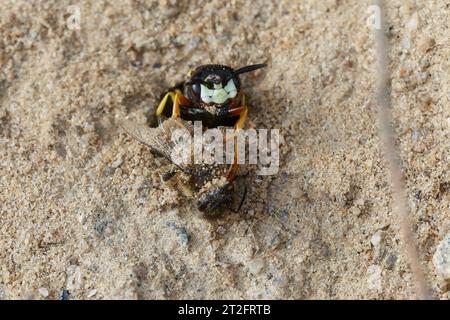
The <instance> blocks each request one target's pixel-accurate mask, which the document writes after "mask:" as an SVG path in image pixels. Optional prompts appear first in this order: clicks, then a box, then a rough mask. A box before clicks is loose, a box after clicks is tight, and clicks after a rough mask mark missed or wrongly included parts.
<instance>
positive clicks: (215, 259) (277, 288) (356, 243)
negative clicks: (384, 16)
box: [0, 0, 450, 299]
mask: <svg viewBox="0 0 450 320" xmlns="http://www.w3.org/2000/svg"><path fill="white" fill-rule="evenodd" d="M175 2H176V1H169V0H167V1H160V2H158V1H147V0H141V1H131V0H128V1H110V2H109V1H100V0H95V1H82V0H80V1H20V0H2V1H1V2H0V70H1V73H0V219H1V220H0V298H3V299H15V298H37V299H42V298H45V297H46V298H49V299H58V298H59V297H60V295H61V292H62V291H63V290H64V289H66V290H68V291H69V293H70V295H69V298H70V299H85V298H92V299H105V298H121V299H123V298H141V299H153V298H163V299H181V298H196V299H197V298H198V299H215V298H225V299H228V298H235V299H240V298H248V299H253V298H270V299H272V298H276V299H292V298H294V299H303V298H304V299H313V298H327V299H328V298H331V299H337V298H341V299H342V298H344V299H347V298H370V299H372V298H375V299H378V298H388V299H391V298H398V299H403V298H407V299H410V298H414V287H413V283H412V280H411V274H410V272H409V269H408V266H407V264H406V259H405V256H404V255H403V253H402V251H401V241H400V239H399V236H398V227H397V224H396V219H395V216H394V214H393V212H392V206H391V197H390V195H389V190H390V189H389V185H388V182H387V181H388V180H387V177H386V173H387V172H386V169H385V164H384V161H383V157H382V154H381V146H380V141H379V138H378V129H377V128H378V127H377V114H376V110H377V109H376V105H375V99H374V95H373V92H374V83H375V78H374V71H375V70H374V68H375V59H374V41H373V36H372V34H371V30H370V29H369V28H368V26H367V24H366V19H367V17H368V13H367V8H368V6H369V2H365V1H338V0H334V1H333V0H327V1H313V0H306V1H269V0H266V1H261V2H258V3H257V4H256V3H255V2H253V1H234V0H232V1H219V0H214V1H201V0H196V1H180V2H179V3H178V4H176V3H175ZM74 4H75V5H77V6H79V8H80V10H81V15H80V17H81V21H80V22H81V23H80V29H79V30H71V29H70V28H68V26H67V23H66V19H68V18H69V17H70V13H68V6H69V5H74ZM388 9H389V23H388V24H389V26H390V28H389V40H390V44H391V59H392V62H391V70H392V88H393V92H392V97H393V106H394V114H395V126H396V131H397V134H398V145H399V148H400V150H401V157H402V162H403V166H404V173H405V179H406V185H407V194H408V202H409V205H410V208H411V214H412V217H413V222H414V224H415V226H416V228H415V231H416V233H417V237H418V242H419V247H420V252H421V259H422V261H423V265H424V267H425V268H426V270H427V275H428V280H429V283H430V285H431V286H432V289H433V294H434V296H435V297H437V298H444V299H447V298H448V292H447V290H448V288H446V286H445V285H443V284H442V281H440V280H439V279H438V278H437V276H436V270H435V266H434V264H433V262H432V258H433V255H434V253H435V251H436V248H437V246H438V244H439V243H440V242H441V241H442V239H444V237H445V236H446V234H448V233H449V232H450V173H449V165H450V159H449V137H450V133H449V131H450V107H449V105H450V75H449V70H450V59H449V56H450V43H449V36H450V29H449V27H448V25H449V24H448V22H449V16H450V8H449V5H448V4H445V1H440V0H435V1H392V5H390V6H389V7H388ZM261 62H265V63H268V65H269V67H268V68H267V69H266V70H264V71H262V72H255V73H253V74H248V75H245V76H243V77H242V80H243V83H244V88H245V91H246V93H247V95H248V99H249V104H250V115H249V116H250V120H251V124H252V125H253V126H255V127H256V128H279V129H280V130H281V135H282V139H281V142H282V143H281V150H280V151H281V159H280V161H281V165H280V170H279V172H278V174H277V175H274V176H270V177H257V176H255V177H253V180H252V182H251V183H250V185H249V186H248V188H249V192H248V196H247V198H246V200H245V203H244V205H243V208H242V210H241V212H239V213H229V214H226V215H224V216H223V217H221V218H219V219H214V220H207V219H205V218H203V217H202V215H201V214H200V213H199V212H198V211H197V210H196V209H195V206H194V205H193V204H192V203H190V202H188V201H186V200H184V199H182V197H181V196H180V194H179V191H177V189H176V188H174V187H172V186H170V185H168V184H166V183H163V182H162V181H161V177H160V174H161V168H162V167H164V165H165V164H164V161H163V160H161V159H160V158H155V157H154V156H153V155H152V154H151V153H150V152H149V151H148V150H147V149H145V148H144V147H142V146H140V145H139V144H138V143H136V142H135V141H133V140H131V139H130V138H129V137H127V136H126V134H124V133H123V131H121V130H120V128H119V127H118V124H119V122H120V121H121V119H125V118H127V117H128V118H129V119H133V120H135V121H138V122H141V123H145V121H146V116H147V114H148V112H149V111H150V110H151V109H152V108H153V107H154V105H155V104H157V103H158V98H159V96H160V94H161V93H162V92H163V91H164V90H165V89H167V88H168V87H170V86H173V85H174V84H176V83H177V82H179V81H182V80H184V79H185V74H186V72H187V71H188V69H189V68H192V67H196V66H198V65H202V64H205V63H221V64H227V65H230V66H233V67H240V66H244V65H248V64H252V63H261ZM39 289H40V290H39ZM47 292H48V296H47Z"/></svg>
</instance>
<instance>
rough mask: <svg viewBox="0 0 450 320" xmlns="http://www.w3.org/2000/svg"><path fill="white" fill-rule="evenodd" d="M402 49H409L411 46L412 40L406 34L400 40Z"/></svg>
mask: <svg viewBox="0 0 450 320" xmlns="http://www.w3.org/2000/svg"><path fill="white" fill-rule="evenodd" d="M400 44H401V46H402V49H404V50H409V49H410V48H411V41H410V39H409V37H408V36H404V37H403V38H402V40H401V42H400Z"/></svg>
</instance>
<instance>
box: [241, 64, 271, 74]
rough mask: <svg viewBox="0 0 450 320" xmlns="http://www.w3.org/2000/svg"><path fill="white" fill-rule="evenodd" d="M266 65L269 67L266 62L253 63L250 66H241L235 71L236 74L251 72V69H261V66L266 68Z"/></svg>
mask: <svg viewBox="0 0 450 320" xmlns="http://www.w3.org/2000/svg"><path fill="white" fill-rule="evenodd" d="M264 67H267V64H265V63H261V64H252V65H250V66H245V67H242V68H239V69H237V70H236V71H234V72H233V73H234V74H235V75H237V74H242V73H247V72H250V71H254V70H257V69H261V68H264Z"/></svg>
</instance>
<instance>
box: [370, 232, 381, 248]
mask: <svg viewBox="0 0 450 320" xmlns="http://www.w3.org/2000/svg"><path fill="white" fill-rule="evenodd" d="M381 239H382V231H381V230H378V231H377V232H375V234H374V235H373V236H372V237H371V238H370V243H371V244H372V245H373V246H374V247H375V248H378V247H379V246H380V243H381Z"/></svg>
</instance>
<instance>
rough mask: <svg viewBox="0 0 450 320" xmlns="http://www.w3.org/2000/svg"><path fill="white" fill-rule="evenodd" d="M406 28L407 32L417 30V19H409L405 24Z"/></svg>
mask: <svg viewBox="0 0 450 320" xmlns="http://www.w3.org/2000/svg"><path fill="white" fill-rule="evenodd" d="M406 27H407V28H408V29H409V30H416V29H417V18H416V17H414V18H411V19H410V20H409V21H408V23H407V24H406Z"/></svg>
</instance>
